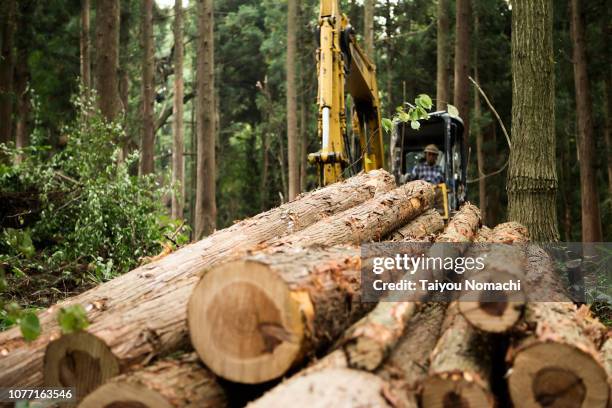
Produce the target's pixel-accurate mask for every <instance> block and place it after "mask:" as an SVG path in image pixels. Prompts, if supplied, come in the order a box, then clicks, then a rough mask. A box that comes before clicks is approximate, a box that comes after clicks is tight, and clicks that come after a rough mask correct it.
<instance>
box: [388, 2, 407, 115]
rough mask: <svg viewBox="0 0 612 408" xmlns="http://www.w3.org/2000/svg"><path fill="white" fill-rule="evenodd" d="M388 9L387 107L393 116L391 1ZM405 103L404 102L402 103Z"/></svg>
mask: <svg viewBox="0 0 612 408" xmlns="http://www.w3.org/2000/svg"><path fill="white" fill-rule="evenodd" d="M386 6H387V7H386V9H387V15H386V16H385V17H386V23H385V34H386V39H385V44H386V48H387V84H386V88H387V102H388V106H387V112H389V115H391V114H392V112H394V111H395V108H394V104H393V44H392V43H391V35H392V30H391V14H392V13H391V8H392V5H391V1H390V0H387V2H386ZM402 103H403V101H402Z"/></svg>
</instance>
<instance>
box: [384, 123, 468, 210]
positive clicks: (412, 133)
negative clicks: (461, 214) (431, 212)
mask: <svg viewBox="0 0 612 408" xmlns="http://www.w3.org/2000/svg"><path fill="white" fill-rule="evenodd" d="M419 123H420V124H421V126H420V128H419V129H418V130H415V129H412V127H411V126H410V123H409V122H405V123H404V122H395V123H394V124H393V129H392V134H391V156H392V157H391V171H392V173H393V175H394V176H395V179H396V181H397V183H398V185H399V184H403V183H406V182H407V181H410V180H412V178H411V173H412V169H413V168H414V166H416V165H417V164H418V163H419V162H421V161H423V160H425V157H424V154H423V149H424V148H425V146H427V145H429V144H435V145H436V146H437V147H438V149H439V150H440V154H439V155H438V161H437V164H438V165H439V166H440V167H441V168H442V174H443V177H444V182H443V183H440V184H438V185H437V186H436V200H435V208H436V209H437V210H438V211H439V212H440V214H441V215H442V217H443V218H444V219H445V220H448V219H449V217H450V216H451V215H452V214H453V212H455V211H457V210H458V209H459V207H460V206H461V204H463V203H464V202H465V200H466V196H467V154H466V151H465V145H464V142H463V137H464V135H463V121H462V120H461V118H459V117H456V116H451V115H449V114H448V112H445V111H440V112H434V113H431V114H430V115H429V119H423V120H420V121H419Z"/></svg>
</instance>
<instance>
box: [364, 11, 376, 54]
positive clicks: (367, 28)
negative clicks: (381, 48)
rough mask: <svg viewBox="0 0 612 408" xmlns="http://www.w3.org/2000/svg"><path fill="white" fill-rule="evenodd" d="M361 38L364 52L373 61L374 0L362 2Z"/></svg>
mask: <svg viewBox="0 0 612 408" xmlns="http://www.w3.org/2000/svg"><path fill="white" fill-rule="evenodd" d="M363 37H364V43H363V45H364V49H365V52H366V54H367V55H368V57H370V59H371V60H372V61H374V0H365V2H364V6H363Z"/></svg>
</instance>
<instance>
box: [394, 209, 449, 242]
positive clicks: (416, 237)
mask: <svg viewBox="0 0 612 408" xmlns="http://www.w3.org/2000/svg"><path fill="white" fill-rule="evenodd" d="M443 229H444V219H443V218H442V216H441V215H440V213H438V211H437V210H435V209H433V208H432V209H430V210H427V211H425V212H424V213H423V214H421V215H420V216H418V217H417V218H415V219H414V220H413V221H411V222H409V223H408V224H406V225H404V226H403V227H401V228H399V229H397V230H396V231H394V232H393V233H392V234H391V235H390V236H388V237H387V239H386V240H387V241H391V242H411V241H420V240H426V239H427V238H428V237H430V236H432V235H433V234H436V233H438V232H440V231H442V230H443Z"/></svg>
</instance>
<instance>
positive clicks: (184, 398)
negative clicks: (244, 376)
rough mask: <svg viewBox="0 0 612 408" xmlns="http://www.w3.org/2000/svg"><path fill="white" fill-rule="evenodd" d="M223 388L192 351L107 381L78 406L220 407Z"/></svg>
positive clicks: (143, 407)
mask: <svg viewBox="0 0 612 408" xmlns="http://www.w3.org/2000/svg"><path fill="white" fill-rule="evenodd" d="M226 406H228V402H227V400H226V397H225V392H224V391H223V388H221V386H220V385H219V384H218V383H217V380H216V378H215V376H214V375H213V374H212V373H211V372H210V371H209V370H208V369H206V368H205V367H204V366H203V365H202V364H201V363H200V362H199V360H198V357H197V356H196V355H195V354H183V355H181V356H180V357H178V358H173V359H165V360H161V361H158V362H156V363H155V364H153V365H150V366H148V367H145V368H143V369H140V370H138V371H135V372H133V373H130V374H125V375H121V376H118V377H115V378H113V379H112V380H109V381H108V382H106V383H105V384H104V385H102V386H101V387H99V388H98V389H96V390H95V391H94V392H93V393H91V394H90V395H89V396H88V397H87V398H85V399H84V400H83V401H82V402H81V403H80V404H79V407H82V408H98V407H141V408H157V407H160V408H182V407H189V408H196V407H202V408H222V407H226Z"/></svg>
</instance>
